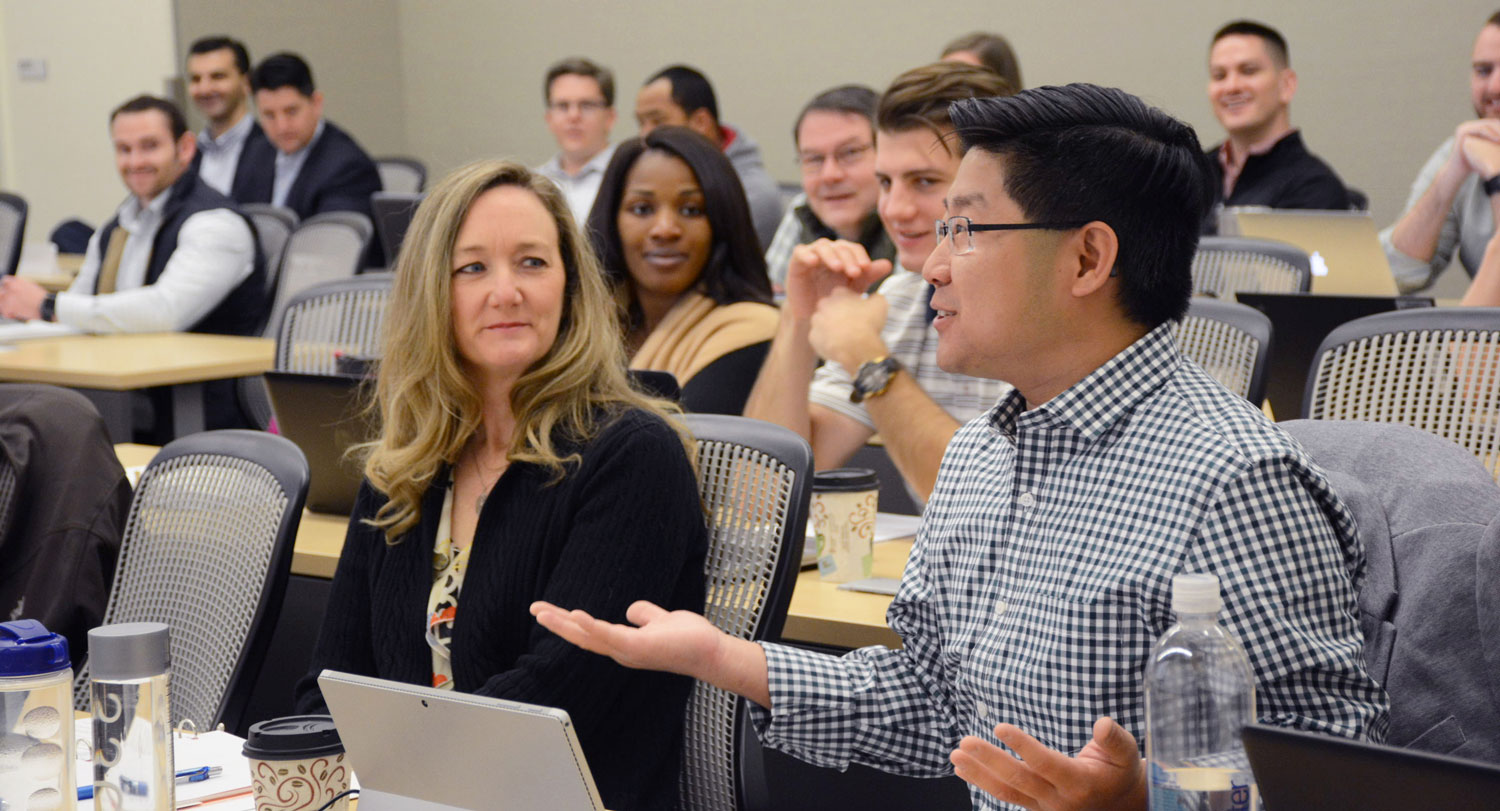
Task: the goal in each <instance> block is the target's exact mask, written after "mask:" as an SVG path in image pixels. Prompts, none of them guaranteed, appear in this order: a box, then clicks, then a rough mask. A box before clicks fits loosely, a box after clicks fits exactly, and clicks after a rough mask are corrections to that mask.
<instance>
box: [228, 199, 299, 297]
mask: <svg viewBox="0 0 1500 811" xmlns="http://www.w3.org/2000/svg"><path fill="white" fill-rule="evenodd" d="M240 211H241V212H242V213H244V215H245V216H246V217H249V218H250V221H251V222H253V223H255V237H256V239H258V240H259V241H260V252H261V254H262V255H264V256H265V258H266V301H275V300H276V286H277V282H278V281H279V280H280V278H281V257H282V255H283V254H284V253H285V252H286V243H287V240H288V239H290V238H291V236H292V231H294V230H296V228H297V212H295V211H293V210H291V209H289V208H284V207H282V206H273V205H271V204H269V203H245V204H243V205H241V206H240ZM267 315H269V313H267Z"/></svg>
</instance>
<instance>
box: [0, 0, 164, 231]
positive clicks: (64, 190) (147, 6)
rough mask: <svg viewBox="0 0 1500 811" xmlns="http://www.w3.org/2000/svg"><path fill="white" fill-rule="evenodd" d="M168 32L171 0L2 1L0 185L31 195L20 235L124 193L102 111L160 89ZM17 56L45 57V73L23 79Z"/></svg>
mask: <svg viewBox="0 0 1500 811" xmlns="http://www.w3.org/2000/svg"><path fill="white" fill-rule="evenodd" d="M172 37H173V26H172V0H131V2H129V3H121V2H116V0H46V1H45V2H32V1H31V0H3V2H0V187H3V188H5V189H6V190H8V191H14V192H16V193H17V194H20V195H21V196H22V197H25V198H26V200H27V202H28V203H29V204H30V206H31V213H30V216H29V218H28V223H27V228H26V238H27V239H29V240H39V239H45V238H46V235H47V232H48V231H50V230H51V229H52V226H54V225H56V224H57V223H58V222H59V221H60V220H62V219H65V218H67V217H74V216H77V217H82V218H83V219H85V220H88V221H90V222H93V223H94V224H96V225H97V224H99V223H101V222H103V221H104V220H105V219H107V218H108V217H109V215H110V214H111V213H112V212H113V210H114V208H115V206H116V205H118V204H119V202H120V201H121V200H122V199H124V196H125V189H124V187H123V186H122V185H121V183H120V178H119V175H118V174H116V172H115V168H114V159H113V157H112V154H111V148H110V143H109V125H108V119H109V111H110V110H111V109H113V108H114V107H116V106H118V105H119V104H120V103H121V102H123V101H125V100H126V99H128V98H130V97H131V96H134V95H137V94H140V93H155V94H161V93H163V92H164V91H165V87H166V85H165V83H166V80H167V79H168V78H169V77H170V76H171V75H172V74H173V73H174V72H175V69H174V66H173V61H174V60H173V44H172ZM20 59H41V60H45V62H46V66H47V77H46V79H45V80H44V81H21V79H20V76H19V75H18V71H17V65H16V63H17V61H18V60H20Z"/></svg>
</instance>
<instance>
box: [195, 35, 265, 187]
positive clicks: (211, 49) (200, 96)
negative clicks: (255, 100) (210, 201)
mask: <svg viewBox="0 0 1500 811" xmlns="http://www.w3.org/2000/svg"><path fill="white" fill-rule="evenodd" d="M187 77H188V95H189V96H190V97H191V98H192V100H193V106H195V107H197V108H198V112H200V113H202V114H203V118H204V119H205V121H206V123H205V124H204V125H203V131H202V132H199V133H198V160H197V166H198V176H199V177H201V178H203V182H204V183H207V184H208V185H209V186H212V187H213V188H214V190H215V191H218V192H219V193H221V194H232V192H233V189H234V182H235V178H236V176H237V175H238V174H239V170H240V163H241V161H242V160H243V159H244V157H245V155H246V152H245V144H247V143H250V142H252V141H264V140H265V139H266V134H265V132H264V131H262V130H261V128H260V124H259V123H257V122H256V120H255V114H254V113H253V112H251V110H250V53H249V51H247V50H245V44H244V43H242V42H240V41H239V40H237V39H232V38H230V37H224V36H212V37H202V38H201V39H198V40H197V41H195V42H194V43H193V44H192V45H191V46H189V47H188V58H187Z"/></svg>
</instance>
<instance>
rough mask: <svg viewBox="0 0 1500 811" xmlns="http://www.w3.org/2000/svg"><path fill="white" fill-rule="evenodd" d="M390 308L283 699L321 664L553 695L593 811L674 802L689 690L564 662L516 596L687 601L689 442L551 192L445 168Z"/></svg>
mask: <svg viewBox="0 0 1500 811" xmlns="http://www.w3.org/2000/svg"><path fill="white" fill-rule="evenodd" d="M389 308H390V309H389V311H388V312H387V315H386V338H385V353H384V359H383V361H382V363H381V368H380V373H379V379H378V383H377V385H376V400H377V405H378V408H379V412H380V416H381V419H382V425H383V429H382V433H381V436H380V438H379V439H378V440H376V441H375V442H374V443H372V444H371V446H370V447H369V448H367V449H366V450H367V454H368V455H367V458H366V461H365V476H366V482H365V485H364V486H363V488H362V489H361V492H360V495H359V499H358V501H357V504H356V506H355V510H354V515H353V516H352V518H351V520H350V523H349V533H348V537H347V539H346V541H345V544H344V552H343V556H342V557H341V558H340V560H339V566H338V571H337V573H336V574H335V575H334V581H333V589H332V593H331V595H330V598H329V605H328V612H327V615H326V616H325V619H324V622H323V627H322V631H321V633H320V635H319V639H318V645H317V651H316V653H315V655H314V657H313V666H312V670H311V673H310V675H309V677H308V678H306V679H304V680H303V681H302V683H301V684H300V685H299V686H298V696H297V706H298V709H299V711H304V712H309V711H317V710H318V709H320V708H321V707H322V706H323V700H322V696H321V694H320V693H319V692H318V689H317V683H316V681H315V679H314V677H315V676H316V674H317V673H318V672H320V671H321V670H322V669H323V668H332V669H335V670H343V671H349V672H354V673H362V674H366V675H373V676H378V677H380V678H386V679H392V680H396V681H402V682H409V683H415V684H431V685H434V686H438V687H447V688H450V689H456V690H460V691H463V692H472V693H477V694H482V695H491V696H497V697H501V698H506V699H512V700H516V701H525V702H528V703H533V704H542V705H547V706H553V707H561V708H563V709H565V710H567V711H568V713H569V715H571V716H572V719H573V721H574V723H575V724H576V726H577V730H578V736H579V740H580V742H581V743H582V745H583V749H584V752H585V754H586V755H587V756H588V759H589V765H590V767H591V768H592V769H593V772H594V777H595V780H596V781H597V783H598V787H599V791H600V794H601V795H602V798H603V800H604V802H605V804H606V805H607V806H608V807H610V808H612V809H616V811H627V810H628V809H665V808H668V807H670V806H672V805H673V804H674V802H675V798H676V782H677V769H678V758H679V748H680V729H681V726H682V714H683V708H684V706H685V703H686V700H687V695H688V690H689V688H690V682H689V681H688V680H686V679H682V678H679V677H672V676H660V675H655V674H646V673H642V672H637V671H629V670H626V669H624V668H621V667H619V666H618V665H615V664H613V663H611V662H609V661H608V660H606V659H604V658H603V657H599V656H594V655H593V654H588V653H583V652H581V651H579V650H578V649H576V648H573V647H572V646H570V645H568V644H567V643H566V642H563V641H562V640H561V639H559V638H557V637H555V636H553V635H552V634H551V633H549V632H548V631H546V630H545V629H543V628H541V626H539V625H537V624H536V623H535V622H533V621H532V620H531V617H530V614H529V613H528V611H527V609H528V606H529V605H530V603H531V602H532V601H533V600H536V599H546V600H549V601H552V602H556V603H559V604H562V605H570V604H579V603H586V604H588V605H590V606H592V607H591V608H590V609H589V610H590V611H591V613H592V612H595V611H597V612H600V613H603V614H606V615H609V616H613V617H616V618H617V621H619V620H622V619H623V617H624V615H625V609H626V608H627V606H628V605H629V604H630V602H632V601H634V600H636V599H639V598H640V597H641V595H642V594H652V595H655V599H660V600H662V601H664V602H665V603H668V604H670V605H672V606H673V607H680V608H692V609H694V610H701V608H702V605H703V555H704V549H705V545H706V542H707V541H706V538H707V530H706V526H705V519H704V515H703V513H702V510H701V507H700V505H699V501H698V495H697V486H696V482H695V479H694V476H693V469H692V463H691V461H690V453H691V444H690V438H689V437H687V436H686V435H685V434H684V433H683V432H682V430H681V428H680V426H678V425H677V424H676V423H674V422H672V421H671V417H670V415H669V413H668V412H667V410H666V407H665V406H664V405H663V404H662V403H661V402H659V401H656V400H652V399H650V398H648V397H645V396H643V395H641V394H639V393H638V392H636V391H634V390H633V389H632V388H631V386H630V384H629V382H628V378H627V377H626V372H625V356H624V349H623V347H622V344H621V341H620V338H619V332H618V321H617V320H616V316H615V312H614V310H613V306H612V302H611V300H610V294H609V291H608V288H607V284H606V282H605V280H604V278H603V275H602V273H601V272H600V270H599V267H598V263H597V261H596V260H595V259H594V257H593V254H592V253H591V251H590V250H589V248H588V246H587V244H586V242H585V241H584V240H582V239H581V238H580V237H579V235H578V231H577V228H576V226H575V224H574V222H573V220H572V216H571V214H569V212H568V207H567V204H566V202H565V200H564V198H563V197H562V195H561V194H560V193H559V192H558V191H557V189H556V187H555V186H553V185H552V184H551V183H550V182H549V181H547V180H545V179H542V178H540V177H539V176H536V175H533V174H531V172H530V171H528V170H527V169H525V168H523V167H521V166H519V165H517V164H514V163H509V162H502V161H484V162H480V163H476V164H472V165H470V166H467V167H464V168H462V169H460V170H458V171H457V172H455V173H454V174H453V175H451V176H449V177H448V178H446V179H444V180H443V182H442V183H441V184H439V185H438V186H437V188H435V189H434V190H433V191H432V193H431V194H430V195H428V197H427V199H426V200H425V201H424V202H423V203H422V206H421V208H419V209H418V211H417V214H416V217H415V219H414V221H413V223H412V227H411V230H410V231H409V232H408V234H407V238H406V244H405V245H403V248H402V252H401V257H400V259H399V261H398V263H397V269H396V280H395V286H394V288H393V289H392V292H391V297H390V305H389ZM596 615H597V614H596ZM475 745H482V742H478V741H476V742H475ZM434 779H441V777H440V776H434Z"/></svg>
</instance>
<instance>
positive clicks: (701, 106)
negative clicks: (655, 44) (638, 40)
mask: <svg viewBox="0 0 1500 811" xmlns="http://www.w3.org/2000/svg"><path fill="white" fill-rule="evenodd" d="M635 121H636V124H637V125H638V126H639V127H640V130H641V135H642V136H645V135H649V134H650V133H651V131H652V130H654V129H656V128H657V127H687V128H688V129H690V130H693V131H694V132H696V133H698V134H699V135H702V136H703V137H704V138H707V139H708V140H709V141H711V142H712V143H713V144H714V146H717V147H718V148H719V149H721V150H723V151H724V156H725V157H727V158H729V162H730V163H731V164H733V165H734V171H735V173H736V174H738V175H739V177H740V184H741V185H742V186H744V188H745V200H746V201H747V202H748V203H749V204H750V217H751V219H752V220H754V222H755V233H756V235H757V237H758V238H759V240H760V248H761V250H762V251H764V250H765V249H766V248H767V247H768V246H769V245H770V244H771V236H772V235H773V234H775V233H776V225H777V223H779V222H781V209H782V205H781V189H780V188H778V187H777V186H776V181H774V180H772V179H771V176H770V175H769V174H767V173H766V165H765V161H764V160H762V159H761V156H760V144H757V143H756V142H755V141H754V140H752V139H751V138H750V136H749V135H746V134H745V131H744V130H741V129H737V128H735V127H732V126H730V125H728V124H725V123H722V122H721V121H720V120H719V101H718V99H717V98H716V97H715V96H714V88H713V85H711V84H709V83H708V77H706V76H704V75H703V74H702V73H699V72H698V71H696V70H694V69H693V68H690V67H688V66H686V65H672V66H671V67H667V68H662V69H661V70H659V71H657V72H656V73H655V74H652V76H651V78H649V79H647V80H646V83H645V84H644V85H642V86H641V89H640V92H638V93H637V94H636V97H635Z"/></svg>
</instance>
